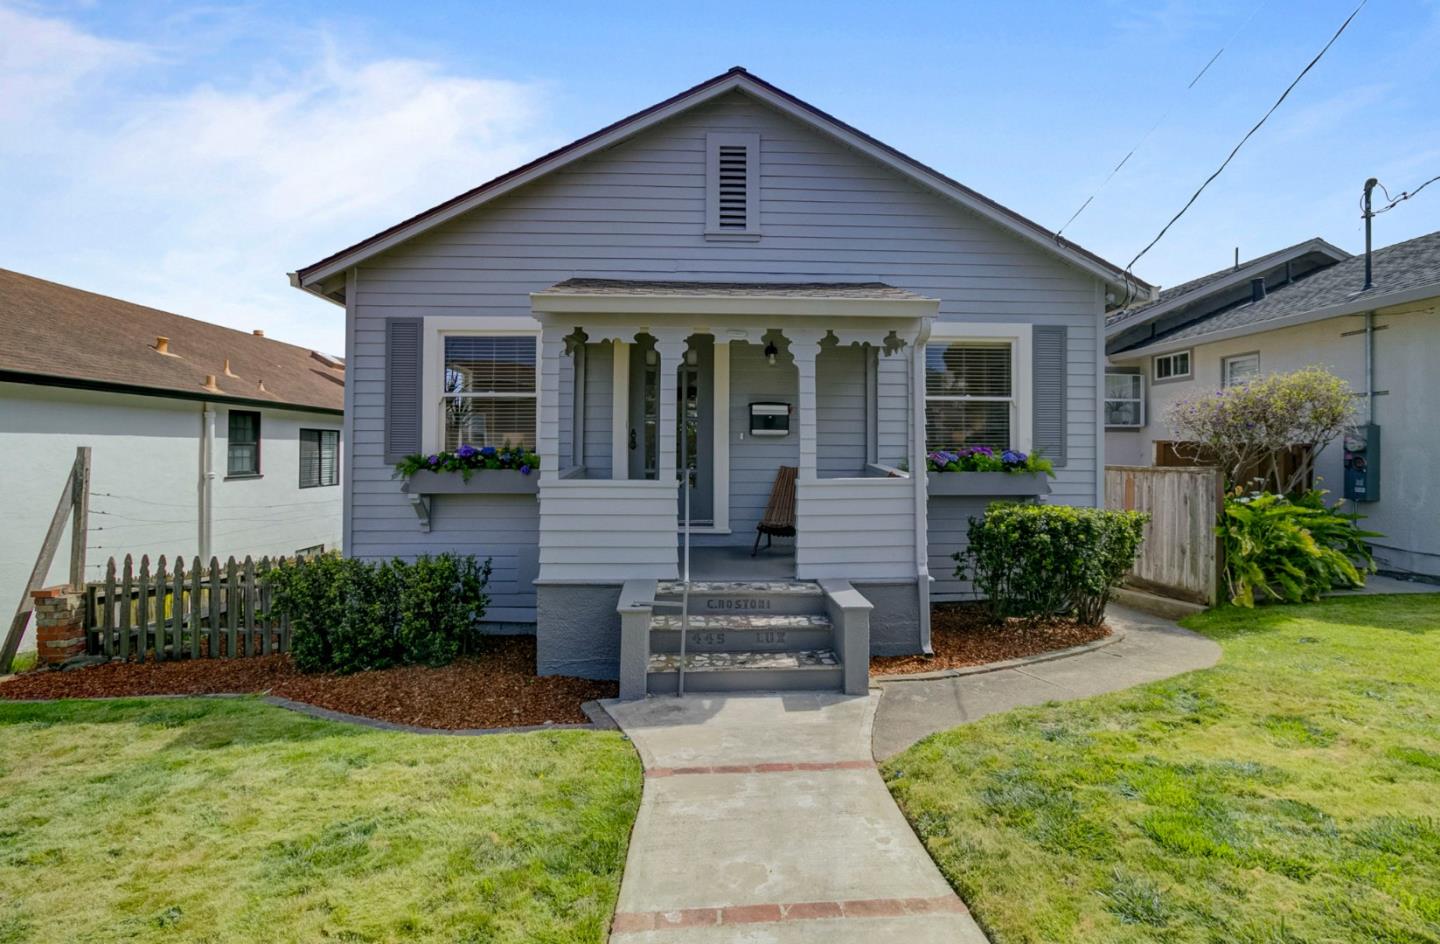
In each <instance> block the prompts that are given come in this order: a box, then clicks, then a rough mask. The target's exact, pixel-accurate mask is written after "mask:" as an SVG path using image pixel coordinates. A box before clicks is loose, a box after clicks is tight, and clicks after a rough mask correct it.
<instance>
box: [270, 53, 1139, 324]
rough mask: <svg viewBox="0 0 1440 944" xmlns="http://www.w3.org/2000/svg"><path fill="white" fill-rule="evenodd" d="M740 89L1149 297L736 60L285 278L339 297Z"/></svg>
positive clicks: (1127, 279) (1132, 281) (1101, 263)
mask: <svg viewBox="0 0 1440 944" xmlns="http://www.w3.org/2000/svg"><path fill="white" fill-rule="evenodd" d="M731 91H740V92H743V93H745V94H748V95H750V96H752V97H754V98H756V99H758V100H760V101H761V102H763V103H765V104H767V105H770V106H771V107H774V108H776V109H778V110H780V111H782V112H784V113H785V114H787V115H789V116H790V117H792V118H795V119H797V120H799V121H801V122H803V123H805V124H807V125H809V126H810V127H813V128H815V129H817V130H819V131H821V132H823V133H825V134H827V135H829V136H831V137H832V138H835V139H838V140H839V141H840V142H841V143H843V144H846V145H848V146H850V147H852V148H854V149H856V150H858V151H860V152H861V153H863V154H866V155H867V156H869V157H871V158H873V159H875V160H878V161H880V162H881V163H883V164H886V165H888V166H890V167H892V168H893V169H895V170H897V171H899V172H900V173H902V174H904V175H905V176H907V177H909V178H911V179H912V180H914V181H916V182H918V183H919V184H921V185H922V186H924V187H926V188H928V189H930V190H933V191H935V192H937V193H939V194H941V195H942V196H945V197H948V198H949V199H951V200H953V201H955V202H956V203H959V204H960V205H962V206H964V207H966V208H967V209H970V210H972V211H974V212H976V213H979V214H980V215H981V216H983V217H986V218H988V219H990V220H991V221H993V222H995V223H998V224H1000V225H1001V226H1004V227H1005V228H1007V229H1009V230H1011V231H1012V232H1014V233H1016V234H1018V235H1019V236H1021V237H1023V238H1025V239H1026V240H1028V241H1030V242H1031V243H1033V244H1035V245H1037V246H1039V247H1040V248H1042V249H1045V250H1047V251H1049V252H1052V253H1054V254H1055V255H1058V256H1060V257H1061V258H1062V259H1064V260H1066V261H1067V262H1069V263H1071V264H1073V265H1076V266H1078V267H1079V268H1081V269H1083V270H1085V271H1087V272H1090V273H1091V274H1092V275H1095V276H1097V277H1098V278H1101V279H1103V280H1104V281H1105V282H1107V283H1108V284H1111V285H1114V286H1116V287H1118V288H1121V289H1122V290H1127V291H1131V292H1138V293H1139V294H1141V295H1144V296H1148V295H1149V293H1150V291H1151V289H1152V286H1151V285H1150V284H1149V283H1148V282H1144V281H1142V280H1140V279H1137V278H1136V277H1134V276H1133V275H1129V274H1127V273H1126V272H1125V271H1124V270H1123V269H1122V268H1120V267H1119V266H1116V265H1115V264H1113V263H1111V262H1107V261H1106V260H1104V259H1102V258H1101V257H1099V256H1097V255H1095V254H1094V253H1092V252H1090V251H1089V250H1087V249H1084V248H1082V247H1081V246H1079V245H1077V244H1076V243H1073V242H1071V241H1069V240H1067V239H1064V238H1062V237H1060V236H1059V235H1057V234H1055V233H1053V232H1051V231H1050V230H1048V229H1045V228H1044V227H1043V226H1041V225H1040V224H1038V223H1035V222H1034V221H1032V220H1030V219H1027V218H1026V217H1024V216H1021V215H1020V214H1019V213H1016V212H1015V211H1014V210H1011V209H1009V208H1008V207H1005V206H1002V205H1001V204H999V203H996V202H995V201H994V200H991V199H990V198H989V197H986V196H984V195H983V194H981V193H978V192H976V191H974V190H971V189H970V188H969V187H966V186H965V185H964V184H962V183H960V182H959V181H957V180H954V179H952V178H950V177H947V176H945V175H944V174H942V173H940V172H939V171H937V170H935V169H934V168H932V167H929V166H927V165H925V164H923V163H921V162H920V161H918V160H916V159H915V158H913V157H910V156H909V155H907V154H904V153H903V152H901V151H898V150H896V149H895V148H893V147H891V146H890V145H888V144H885V143H884V142H882V141H879V140H877V139H875V138H872V137H871V136H870V135H868V134H866V133H865V132H863V131H861V130H859V129H858V128H855V127H853V126H851V125H848V124H846V123H845V122H843V121H841V120H840V119H838V118H836V117H834V116H833V115H830V114H828V113H826V112H824V111H821V110H820V109H819V108H816V107H815V106H814V105H811V104H809V103H808V102H805V101H802V100H801V99H799V98H796V97H795V96H794V95H791V94H790V93H789V92H786V91H785V90H783V89H781V88H779V87H777V86H774V85H771V84H770V83H769V82H766V81H765V80H764V79H761V78H760V77H759V76H757V75H754V74H752V73H750V72H747V71H746V70H745V69H744V68H742V67H740V66H735V67H733V68H731V69H730V70H729V71H727V72H723V73H721V74H720V75H717V76H715V77H714V78H711V79H707V80H706V81H704V82H701V83H700V84H699V85H696V86H694V87H693V88H689V89H686V90H685V91H683V92H681V93H679V94H678V95H674V96H672V97H670V98H667V99H665V100H664V101H662V102H657V103H656V104H654V105H651V106H650V107H649V108H645V109H642V110H640V111H638V112H636V113H635V114H633V115H630V116H628V117H626V118H622V119H620V120H619V121H617V122H615V123H613V124H610V125H607V126H605V127H604V128H601V129H600V130H598V131H595V132H592V133H591V134H588V135H586V136H585V137H583V138H580V139H579V140H576V141H573V142H571V143H570V144H567V145H565V146H564V147H562V148H559V149H557V150H554V151H551V152H550V153H549V154H546V155H543V156H542V157H539V158H536V159H535V160H533V161H531V162H530V163H528V164H525V165H522V166H520V167H517V168H515V169H514V170H512V171H509V172H507V173H504V174H501V175H500V176H499V177H496V178H495V179H493V180H491V181H488V182H487V183H484V184H481V185H480V186H478V187H476V188H474V189H472V190H468V191H466V192H465V193H462V194H460V195H458V196H456V197H452V198H451V199H449V200H446V201H445V202H444V203H440V204H438V205H436V206H433V207H431V208H430V209H428V210H425V211H423V212H421V213H419V214H416V215H415V216H412V217H410V218H409V219H407V220H402V221H401V222H399V223H396V224H395V225H394V226H391V227H389V228H387V229H384V230H381V231H380V232H378V233H376V234H375V235H373V236H370V237H368V238H366V239H363V240H361V241H360V242H358V243H356V244H354V245H353V246H349V247H347V248H345V249H342V250H340V251H339V252H336V253H332V254H331V255H329V256H326V257H325V258H324V259H321V260H320V261H318V262H315V263H312V264H310V265H308V266H305V267H303V268H301V269H298V270H296V271H295V272H293V273H291V274H290V282H291V284H292V285H294V286H295V287H296V288H301V289H305V290H307V291H310V292H313V293H315V294H317V295H320V296H321V297H324V298H328V299H329V300H331V301H336V300H337V299H338V298H341V297H343V287H341V288H340V289H339V290H338V291H337V290H331V291H327V290H326V289H325V287H324V286H323V284H322V283H324V282H326V281H327V280H329V279H331V278H333V277H334V276H336V275H337V274H340V273H343V272H344V271H345V270H347V269H349V268H351V267H353V266H355V265H357V264H358V263H360V262H362V261H364V260H365V259H368V258H370V257H372V256H374V255H377V254H378V253H381V252H384V251H385V250H387V249H389V248H391V247H393V246H395V245H398V244H399V243H401V242H404V241H405V240H408V239H411V238H412V237H414V236H417V235H419V234H420V233H423V232H425V231H426V230H428V229H430V228H431V227H434V226H438V225H439V224H441V223H443V222H445V221H447V220H450V219H453V218H455V217H456V216H458V215H460V214H462V213H466V212H468V211H470V210H473V209H475V208H476V207H478V206H480V205H482V204H484V203H486V202H488V201H490V200H493V199H495V198H496V197H499V196H500V195H502V194H504V193H508V192H509V191H511V190H513V189H515V188H516V187H520V186H522V185H524V184H527V183H529V182H531V181H532V180H535V179H536V178H538V177H541V176H543V175H545V174H548V173H550V172H551V171H553V170H556V169H558V168H560V167H563V166H565V165H566V164H569V163H571V162H573V161H577V160H579V159H580V158H582V157H585V156H587V155H589V154H593V153H595V152H596V151H599V150H602V149H604V148H607V147H610V146H612V145H614V144H616V143H618V142H619V141H622V140H624V139H626V138H628V137H631V136H633V135H635V134H638V133H639V132H641V131H643V130H645V129H647V128H650V127H652V126H654V125H656V124H658V123H660V122H661V121H664V120H666V119H668V118H670V117H673V116H674V115H676V114H679V113H680V112H683V111H687V110H689V109H691V108H694V107H695V106H697V105H700V104H702V103H704V102H706V101H709V100H710V99H713V98H715V97H717V96H719V95H724V94H726V93H727V92H731Z"/></svg>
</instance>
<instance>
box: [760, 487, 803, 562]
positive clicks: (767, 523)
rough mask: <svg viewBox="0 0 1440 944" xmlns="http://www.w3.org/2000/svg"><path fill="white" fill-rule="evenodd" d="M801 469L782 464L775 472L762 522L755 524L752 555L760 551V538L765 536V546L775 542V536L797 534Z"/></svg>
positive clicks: (789, 536)
mask: <svg viewBox="0 0 1440 944" xmlns="http://www.w3.org/2000/svg"><path fill="white" fill-rule="evenodd" d="M799 472H800V470H799V469H797V468H796V467H795V466H793V465H782V466H781V467H780V471H779V472H777V473H775V484H774V485H773V486H772V487H771V489H770V501H769V502H767V503H766V505H765V513H764V514H763V515H761V516H760V523H759V524H757V525H756V526H755V546H754V547H752V548H751V549H750V556H751V557H754V556H755V555H756V554H759V553H760V538H761V537H762V536H763V537H764V538H765V547H766V548H769V547H770V545H772V544H774V543H775V538H777V537H781V538H793V537H794V536H795V477H796V476H797V475H798V474H799Z"/></svg>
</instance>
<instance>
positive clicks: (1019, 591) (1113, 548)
mask: <svg viewBox="0 0 1440 944" xmlns="http://www.w3.org/2000/svg"><path fill="white" fill-rule="evenodd" d="M1147 518H1148V516H1147V515H1144V514H1141V513H1140V512H1135V511H1105V510H1102V509H1098V508H1072V507H1070V506H1068V505H1038V504H1030V503H1023V504H1022V503H1009V502H995V503H993V504H991V505H990V507H989V508H987V509H986V510H985V514H984V516H983V517H979V518H971V519H970V533H969V535H970V545H969V547H967V548H966V549H965V550H964V551H961V552H959V553H957V554H955V555H954V557H955V561H956V563H957V567H956V568H955V575H956V576H957V577H960V578H961V579H965V578H967V577H968V578H969V579H970V580H972V581H973V582H974V584H975V590H976V592H977V593H978V594H980V595H982V596H983V597H984V598H985V599H986V601H987V607H988V608H989V611H990V615H991V617H992V618H994V619H997V620H998V619H1005V618H1007V617H1022V618H1024V619H1043V618H1045V617H1048V616H1054V615H1057V614H1073V615H1074V616H1075V617H1076V618H1077V619H1078V620H1079V621H1080V622H1081V623H1083V624H1085V625H1087V626H1093V625H1096V624H1098V623H1099V622H1100V620H1101V619H1103V618H1104V615H1105V605H1106V604H1107V603H1109V602H1110V591H1111V590H1113V589H1114V588H1115V587H1116V586H1117V585H1119V583H1120V581H1121V580H1122V579H1124V577H1125V575H1126V574H1127V573H1128V572H1129V571H1130V568H1131V566H1132V565H1133V564H1134V563H1135V554H1136V552H1137V551H1138V550H1139V549H1140V542H1141V540H1142V539H1143V536H1144V527H1145V521H1146V520H1147Z"/></svg>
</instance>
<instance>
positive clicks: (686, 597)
mask: <svg viewBox="0 0 1440 944" xmlns="http://www.w3.org/2000/svg"><path fill="white" fill-rule="evenodd" d="M682 448H683V447H682ZM681 472H682V473H683V475H684V481H685V556H684V561H685V564H684V568H683V569H682V571H681V581H680V666H679V669H678V673H677V675H676V678H675V697H676V698H679V697H680V696H681V695H684V694H685V642H686V640H688V639H689V638H690V469H689V467H688V464H687V466H686V467H685V468H683V469H682V470H681Z"/></svg>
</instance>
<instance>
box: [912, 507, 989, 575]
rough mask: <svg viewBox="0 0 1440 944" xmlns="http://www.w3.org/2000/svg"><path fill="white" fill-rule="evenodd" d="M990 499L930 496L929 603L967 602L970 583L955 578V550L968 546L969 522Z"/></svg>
mask: <svg viewBox="0 0 1440 944" xmlns="http://www.w3.org/2000/svg"><path fill="white" fill-rule="evenodd" d="M992 500H993V499H989V498H983V497H981V498H974V497H970V496H968V495H931V496H930V498H929V500H928V502H927V505H928V510H927V513H926V522H927V526H928V527H927V532H926V537H927V540H928V545H929V549H930V553H929V562H930V576H931V577H933V578H934V579H935V582H934V583H933V584H932V585H931V588H930V598H931V599H932V600H961V599H970V598H971V593H970V582H969V581H968V580H958V579H956V577H955V559H954V555H955V553H956V552H957V551H963V550H964V549H965V548H966V547H968V546H969V544H970V541H969V538H968V537H967V535H968V533H969V529H970V519H971V518H972V517H975V518H978V517H980V516H981V515H983V514H984V513H985V506H986V505H988V504H989V503H990V502H991V501H992Z"/></svg>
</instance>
